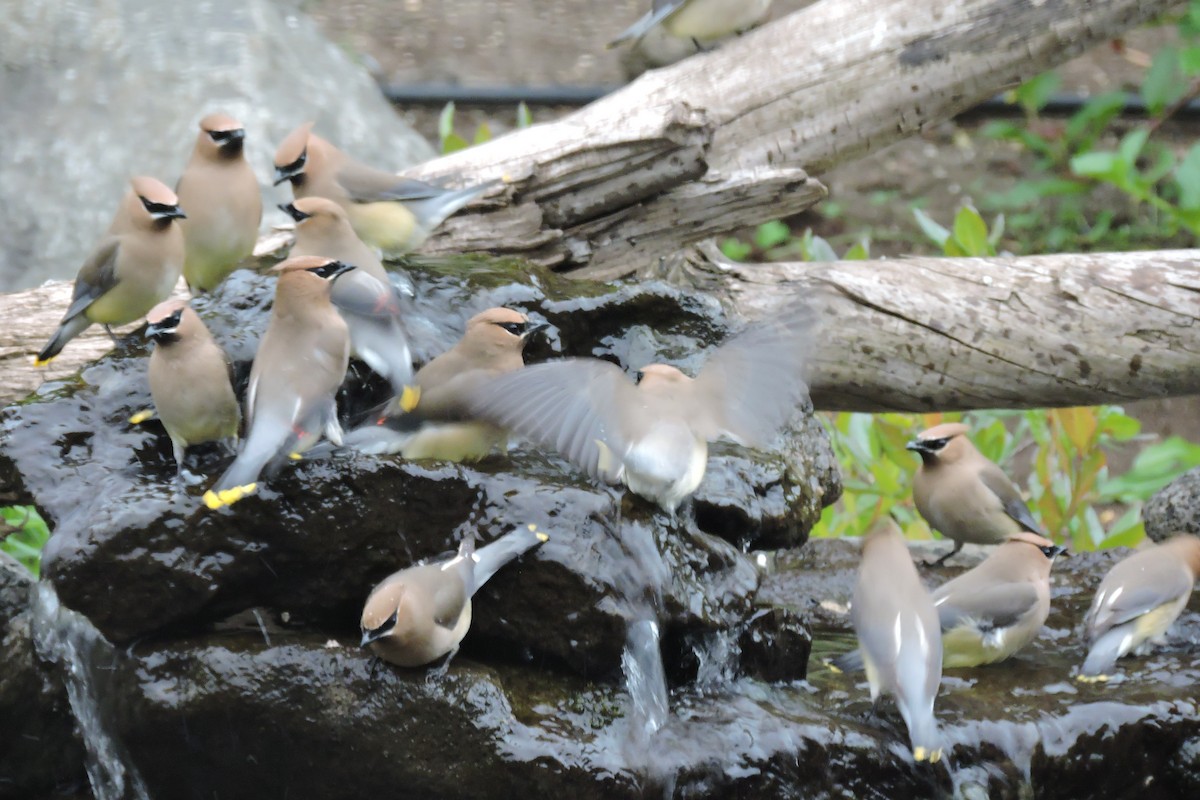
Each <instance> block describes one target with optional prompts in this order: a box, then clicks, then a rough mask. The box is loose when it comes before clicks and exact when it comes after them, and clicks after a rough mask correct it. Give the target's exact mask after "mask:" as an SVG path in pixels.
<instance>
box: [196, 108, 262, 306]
mask: <svg viewBox="0 0 1200 800" xmlns="http://www.w3.org/2000/svg"><path fill="white" fill-rule="evenodd" d="M245 137H246V131H245V130H244V129H243V128H242V123H240V122H238V121H237V120H236V119H234V118H233V117H231V116H229V115H228V114H209V115H208V116H206V117H205V118H204V119H202V120H200V135H199V136H197V137H196V147H195V149H193V150H192V157H191V159H190V160H189V161H188V164H187V166H186V167H185V168H184V170H183V175H181V176H180V178H179V183H178V184H177V185H176V186H175V191H176V192H177V193H178V194H179V202H180V204H181V205H182V206H183V207H184V208H185V209H186V210H187V212H188V218H187V219H186V220H184V221H183V222H182V223H181V224H180V227H181V228H183V241H184V246H185V247H186V253H187V256H186V259H185V260H184V263H183V277H184V278H186V279H187V284H188V288H190V289H191V290H192V294H193V295H195V294H199V293H201V292H211V291H212V290H213V289H215V288H217V284H219V283H220V282H221V281H223V280H225V277H226V276H227V275H229V273H231V272H233V271H234V270H235V269H237V266H238V264H240V263H241V262H242V260H243V259H245V258H247V257H249V256H250V254H251V253H253V252H254V243H255V242H256V241H257V240H258V226H259V223H261V222H262V193H261V191H260V190H259V188H258V178H256V177H254V170H253V169H251V168H250V164H249V162H247V161H246V156H245V153H244V151H243V144H244V142H245Z"/></svg>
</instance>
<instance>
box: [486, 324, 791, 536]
mask: <svg viewBox="0 0 1200 800" xmlns="http://www.w3.org/2000/svg"><path fill="white" fill-rule="evenodd" d="M812 316H813V315H812V313H811V312H810V311H809V310H808V308H807V307H804V306H794V307H792V308H789V309H788V310H786V311H785V312H784V313H782V314H780V315H778V316H776V317H774V318H772V319H767V320H762V321H761V322H758V323H756V324H754V325H751V326H750V327H749V328H747V329H746V330H745V331H743V332H742V333H740V334H739V335H737V336H735V337H734V338H732V339H730V340H729V341H728V342H727V343H725V344H724V345H722V346H721V347H719V348H718V349H717V350H715V351H714V352H713V354H712V355H711V356H710V357H709V359H708V361H707V362H706V363H705V365H704V368H703V369H702V370H701V371H700V373H699V374H698V375H697V376H696V378H695V379H692V378H689V377H687V376H686V375H684V374H683V373H682V372H680V371H679V370H678V369H676V368H675V367H670V366H666V365H663V364H651V365H650V366H647V367H643V368H642V369H641V370H639V371H638V373H637V381H636V384H635V383H634V382H631V381H630V380H629V379H628V378H627V376H626V375H625V373H624V372H623V371H622V370H621V368H620V367H618V366H616V365H615V364H611V363H609V362H607V361H601V360H600V359H589V358H578V359H566V360H563V361H552V362H549V363H546V364H538V365H536V366H532V367H526V368H525V369H523V370H521V371H520V372H514V373H511V374H508V375H503V376H500V377H498V378H496V379H495V380H493V381H490V382H488V383H487V384H485V385H483V386H481V387H480V388H479V389H478V390H477V391H475V392H474V393H473V396H472V401H471V409H472V411H473V412H474V413H475V414H476V415H478V416H480V417H482V418H484V419H488V420H491V421H492V422H494V423H495V424H497V425H499V426H501V427H504V428H507V429H509V430H512V431H514V432H516V433H519V434H521V435H522V436H524V437H526V438H527V439H530V440H532V441H534V442H536V443H538V444H540V445H542V446H544V447H549V448H552V449H554V450H557V451H558V452H559V453H561V454H562V455H563V456H564V457H565V458H567V460H569V461H570V462H571V463H573V464H575V465H576V466H577V467H579V468H581V469H583V470H585V471H586V472H587V473H588V474H589V475H591V476H592V477H594V478H600V479H602V480H605V481H607V482H609V483H619V482H623V483H624V484H625V485H626V486H628V487H629V489H630V490H631V491H633V492H634V493H635V494H638V495H641V496H642V497H645V498H646V499H648V500H653V501H654V502H656V503H658V504H659V505H660V506H662V508H663V509H664V510H666V511H667V512H668V513H670V514H674V513H675V509H676V508H677V507H678V506H679V504H680V503H681V502H683V500H684V499H685V498H687V497H688V496H690V495H691V494H692V492H694V491H695V490H696V487H697V486H699V485H700V481H701V479H703V477H704V469H705V465H706V461H707V458H708V441H709V440H712V439H715V438H717V437H718V436H721V435H725V436H728V437H730V438H731V439H733V440H734V441H737V442H740V443H743V444H749V445H752V446H765V445H766V444H768V443H769V441H770V439H771V437H773V436H774V435H775V434H776V433H777V432H778V430H779V428H780V427H781V426H782V425H783V424H784V423H785V422H786V421H787V419H788V417H789V416H790V415H791V414H792V413H793V412H794V411H795V410H796V408H797V407H798V406H799V405H800V404H801V403H802V402H804V400H805V398H806V397H807V386H806V385H805V383H804V368H805V362H806V361H807V360H808V352H809V349H810V339H811V330H812Z"/></svg>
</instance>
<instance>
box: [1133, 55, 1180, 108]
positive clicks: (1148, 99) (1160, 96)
mask: <svg viewBox="0 0 1200 800" xmlns="http://www.w3.org/2000/svg"><path fill="white" fill-rule="evenodd" d="M1185 91H1187V87H1186V85H1185V84H1184V81H1183V76H1182V75H1180V73H1179V52H1178V51H1177V50H1176V49H1175V48H1174V47H1171V46H1166V47H1161V48H1159V50H1158V52H1157V53H1155V54H1154V60H1153V61H1152V62H1151V63H1150V69H1148V70H1146V76H1145V77H1144V78H1143V79H1142V100H1143V101H1144V102H1145V103H1146V109H1147V110H1148V111H1149V112H1150V114H1151V115H1152V116H1155V117H1157V116H1158V115H1159V114H1162V112H1163V111H1165V110H1166V108H1167V106H1169V105H1171V104H1172V103H1174V102H1175V101H1176V100H1178V99H1179V98H1181V97H1183V93H1184V92H1185Z"/></svg>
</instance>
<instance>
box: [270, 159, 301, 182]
mask: <svg viewBox="0 0 1200 800" xmlns="http://www.w3.org/2000/svg"><path fill="white" fill-rule="evenodd" d="M303 174H304V165H303V164H300V165H299V166H296V165H292V164H289V165H288V166H286V167H276V168H275V185H276V186H278V185H279V184H281V183H283V182H284V181H290V180H291V179H292V178H295V177H297V176H299V175H303Z"/></svg>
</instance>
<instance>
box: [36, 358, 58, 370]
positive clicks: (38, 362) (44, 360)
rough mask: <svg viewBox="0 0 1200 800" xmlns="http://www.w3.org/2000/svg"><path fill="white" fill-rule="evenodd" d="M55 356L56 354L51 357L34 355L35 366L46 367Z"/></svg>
mask: <svg viewBox="0 0 1200 800" xmlns="http://www.w3.org/2000/svg"><path fill="white" fill-rule="evenodd" d="M55 358H56V356H50V357H49V358H39V357H37V356H34V357H33V365H34V366H35V367H44V366H46V365H47V364H49V363H50V362H51V361H53V360H54V359H55Z"/></svg>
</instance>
